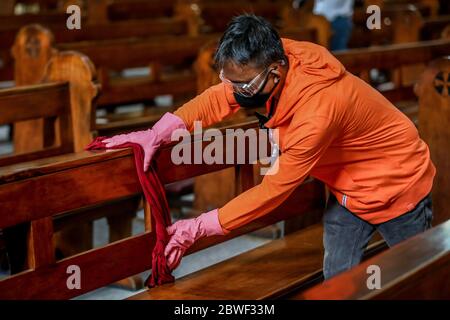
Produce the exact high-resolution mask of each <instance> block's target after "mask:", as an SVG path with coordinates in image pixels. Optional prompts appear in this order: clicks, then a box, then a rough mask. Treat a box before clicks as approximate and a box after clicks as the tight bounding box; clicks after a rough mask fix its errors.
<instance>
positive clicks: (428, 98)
mask: <svg viewBox="0 0 450 320" xmlns="http://www.w3.org/2000/svg"><path fill="white" fill-rule="evenodd" d="M447 53H448V52H447ZM449 73H450V60H449V58H448V56H446V57H445V58H441V59H437V60H435V61H433V62H431V63H430V64H429V65H428V67H427V69H426V70H425V72H424V73H423V74H422V77H421V78H420V80H419V82H418V84H417V86H416V88H415V93H416V94H417V96H418V98H419V105H420V107H419V123H420V126H419V132H420V135H421V137H422V139H423V140H424V141H425V142H426V143H427V144H428V146H429V148H430V153H431V159H432V160H433V163H434V165H435V166H436V169H437V172H436V177H435V179H434V183H433V212H434V216H435V220H434V222H435V223H441V222H443V221H446V220H448V219H450V216H449V215H448V207H449V205H450V202H449V201H448V190H450V179H449V175H448V172H450V171H449V170H450V163H449V153H448V150H449V148H448V144H449V141H450V140H449V139H450V133H449V130H448V128H449V126H450V119H449V116H448V115H449V110H450V91H449V87H450V77H449Z"/></svg>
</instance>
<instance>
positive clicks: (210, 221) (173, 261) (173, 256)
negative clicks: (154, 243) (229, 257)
mask: <svg viewBox="0 0 450 320" xmlns="http://www.w3.org/2000/svg"><path fill="white" fill-rule="evenodd" d="M218 213H219V211H218V210H217V209H215V210H212V211H209V212H206V213H202V214H201V215H199V216H198V217H196V218H192V219H184V220H179V221H177V222H175V223H174V224H173V225H171V226H169V227H167V233H168V234H169V236H171V237H170V240H169V243H168V244H167V246H166V249H165V250H164V254H165V256H166V259H167V266H168V267H169V268H170V270H173V269H175V268H177V267H178V265H179V264H180V262H181V258H183V256H184V253H185V252H186V250H187V249H188V248H189V247H190V246H192V244H193V243H194V242H195V241H197V240H198V239H200V238H203V237H209V236H213V235H221V236H222V235H224V231H223V229H222V227H221V225H220V222H219V216H218Z"/></svg>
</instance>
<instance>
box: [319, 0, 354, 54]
mask: <svg viewBox="0 0 450 320" xmlns="http://www.w3.org/2000/svg"><path fill="white" fill-rule="evenodd" d="M353 5H354V0H315V2H314V10H313V12H314V14H317V15H321V16H324V17H325V18H327V20H328V21H329V22H330V24H331V29H332V30H333V35H332V37H331V43H330V50H345V49H347V45H348V42H349V41H350V37H351V35H352V29H353Z"/></svg>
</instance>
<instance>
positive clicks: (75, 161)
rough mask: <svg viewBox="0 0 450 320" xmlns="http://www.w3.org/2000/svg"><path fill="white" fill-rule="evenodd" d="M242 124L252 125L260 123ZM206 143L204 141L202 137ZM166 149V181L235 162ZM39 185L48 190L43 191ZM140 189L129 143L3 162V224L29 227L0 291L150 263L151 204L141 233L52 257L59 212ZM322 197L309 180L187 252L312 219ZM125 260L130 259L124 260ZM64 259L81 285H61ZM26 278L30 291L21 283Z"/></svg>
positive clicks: (118, 274) (34, 289) (53, 288)
mask: <svg viewBox="0 0 450 320" xmlns="http://www.w3.org/2000/svg"><path fill="white" fill-rule="evenodd" d="M239 127H240V128H256V127H257V123H255V122H253V123H249V124H248V125H240V126H239ZM203 145H204V147H205V146H206V145H207V143H203ZM191 147H193V142H191ZM247 147H248V141H247ZM171 149H172V146H171V145H169V146H165V147H163V148H162V149H161V151H160V152H159V153H158V156H157V157H156V163H155V167H156V168H157V171H158V173H159V175H160V178H161V180H162V181H163V182H164V183H170V182H174V181H180V180H184V179H187V178H190V177H194V176H197V175H201V174H205V173H209V172H213V171H217V170H221V169H224V168H227V167H230V166H232V165H230V164H223V165H222V164H215V165H185V164H183V165H173V164H172V162H171V160H170V153H171ZM226 150H228V151H225V153H226V152H230V149H226ZM233 150H234V148H233ZM236 167H237V170H236V172H237V179H238V180H239V181H240V192H241V191H242V190H246V189H247V188H249V187H251V186H252V185H253V181H254V178H253V166H252V165H237V166H236ZM111 177H114V179H111ZM62 186H63V187H62ZM64 186H67V187H68V188H69V189H70V192H67V190H68V189H67V188H65V187H64ZM69 186H70V187H69ZM42 190H46V191H45V196H44V195H43V194H42ZM140 192H141V190H140V185H139V182H138V178H137V176H136V173H135V166H134V160H133V156H132V154H131V150H129V149H125V150H117V151H109V152H80V153H75V154H70V155H63V156H58V157H54V158H45V159H41V160H37V161H35V162H33V163H27V164H21V165H16V166H14V165H13V166H8V167H2V168H0V199H1V202H2V212H3V213H4V214H2V216H1V217H0V228H2V229H3V228H8V227H11V226H14V225H17V224H26V225H28V228H29V229H28V230H29V232H31V236H30V237H29V238H28V261H29V269H28V270H26V271H23V272H21V273H18V274H16V275H14V276H11V277H7V278H6V279H2V280H0V298H2V299H30V298H31V299H37V298H40V299H56V298H58V299H66V298H71V297H74V296H77V295H80V294H82V293H85V292H88V291H91V290H93V289H95V288H98V287H101V286H104V285H107V284H110V283H112V282H114V281H117V280H120V279H122V278H125V277H128V276H130V275H134V274H137V273H140V272H143V271H145V270H148V269H149V268H150V266H151V249H152V246H153V243H154V233H153V232H152V231H151V230H152V223H153V222H152V221H151V219H150V210H151V208H149V207H148V205H146V206H145V208H146V210H145V216H146V232H145V233H144V234H140V235H136V236H133V237H130V238H126V239H122V240H120V241H117V242H114V243H111V244H108V245H106V246H104V247H101V248H95V249H92V250H90V251H87V252H83V253H80V254H78V255H75V256H72V257H68V258H65V259H63V260H59V261H56V260H55V256H54V244H53V241H52V237H53V232H54V225H55V227H56V226H57V225H58V224H57V223H56V222H57V220H58V218H62V217H63V216H64V215H66V214H67V213H70V212H74V211H75V212H76V211H79V210H80V209H81V208H86V207H92V206H98V205H100V204H102V203H105V202H110V201H112V200H114V199H123V198H127V197H130V196H134V195H136V194H139V193H140ZM25 195H26V196H25ZM61 199H64V200H63V201H61ZM324 201H325V198H324V189H323V185H322V184H321V183H318V182H317V181H315V180H308V181H306V182H305V183H304V184H303V185H302V186H300V187H299V189H298V190H297V191H296V192H294V194H293V195H292V197H290V198H289V200H288V201H287V202H286V203H285V204H284V205H283V206H281V207H280V208H279V209H277V210H275V211H274V212H273V213H271V214H269V215H266V216H264V217H262V218H260V219H258V220H256V221H254V222H252V223H250V224H248V225H246V226H245V227H242V228H240V229H237V230H234V231H233V232H232V233H230V234H229V235H227V236H225V237H211V238H207V239H203V240H201V241H199V242H198V243H197V244H196V245H195V246H193V247H192V248H191V249H190V250H189V253H192V252H195V251H198V250H200V249H202V248H205V247H209V246H212V245H214V244H217V243H220V242H223V241H226V240H228V239H231V238H234V237H236V236H238V235H242V234H244V233H248V232H250V231H253V230H256V229H260V228H262V227H264V226H267V225H270V224H273V223H275V222H277V221H280V220H284V219H289V218H293V217H296V216H298V215H300V214H304V215H305V219H306V217H307V216H308V215H309V214H310V215H312V216H313V217H314V219H315V220H316V221H317V220H318V219H320V213H321V211H322V209H323V207H324ZM62 213H64V215H62ZM307 213H308V214H307ZM72 216H73V217H76V216H77V215H76V214H72ZM54 223H55V224H54ZM124 261H126V262H127V263H123V262H124ZM69 265H78V266H79V267H80V268H81V270H82V280H81V289H80V290H69V289H68V288H67V286H66V279H67V273H66V270H67V267H68V266H69ZM25 285H26V286H27V290H22V288H23V287H24V286H25Z"/></svg>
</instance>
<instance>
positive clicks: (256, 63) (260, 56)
mask: <svg viewBox="0 0 450 320" xmlns="http://www.w3.org/2000/svg"><path fill="white" fill-rule="evenodd" d="M284 59H285V57H284V50H283V44H282V43H281V39H280V36H279V35H278V32H277V31H276V30H275V29H274V28H273V27H272V25H271V24H270V23H269V22H268V21H267V20H265V19H264V18H262V17H258V16H255V15H254V14H244V15H240V16H237V17H234V18H233V19H232V20H231V22H230V23H229V24H228V27H227V30H226V31H225V33H224V34H223V36H222V38H221V39H220V42H219V46H218V47H217V51H216V55H215V57H214V60H215V64H216V67H217V68H218V69H219V70H220V69H222V68H223V66H224V64H225V63H227V62H233V63H236V64H238V65H241V66H243V65H251V66H252V67H255V68H265V67H267V66H269V65H270V64H271V63H273V62H276V61H279V60H284Z"/></svg>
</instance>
